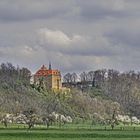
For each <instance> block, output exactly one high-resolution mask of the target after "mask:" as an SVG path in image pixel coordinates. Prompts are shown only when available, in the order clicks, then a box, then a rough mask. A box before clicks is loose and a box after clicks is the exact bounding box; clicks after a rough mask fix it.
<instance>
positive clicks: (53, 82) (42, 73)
mask: <svg viewBox="0 0 140 140" xmlns="http://www.w3.org/2000/svg"><path fill="white" fill-rule="evenodd" d="M33 79H34V84H36V85H37V84H44V85H45V86H46V87H47V89H49V90H51V89H52V90H61V89H62V82H61V73H60V71H59V70H54V69H52V67H51V64H49V68H47V67H45V65H42V67H41V68H40V69H39V70H38V71H37V72H36V73H35V74H34V76H33Z"/></svg>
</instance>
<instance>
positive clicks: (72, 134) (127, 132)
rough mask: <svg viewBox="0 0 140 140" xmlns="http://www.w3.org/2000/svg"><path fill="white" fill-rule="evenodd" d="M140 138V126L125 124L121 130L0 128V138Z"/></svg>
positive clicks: (27, 139) (36, 139) (70, 127)
mask: <svg viewBox="0 0 140 140" xmlns="http://www.w3.org/2000/svg"><path fill="white" fill-rule="evenodd" d="M71 139H72V140H140V127H138V126H135V127H134V126H127V127H124V130H121V126H117V127H115V129H114V130H111V128H110V127H109V126H108V127H106V128H105V127H104V126H92V127H90V126H83V127H82V126H77V125H76V126H75V125H73V127H72V126H68V125H67V126H63V127H61V128H59V127H56V126H52V127H51V128H49V129H47V128H46V127H44V126H40V127H35V128H33V129H31V130H28V129H26V128H24V127H23V126H13V125H12V126H9V127H8V128H4V127H1V128H0V140H71Z"/></svg>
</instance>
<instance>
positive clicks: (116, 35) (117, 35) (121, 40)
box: [106, 29, 140, 49]
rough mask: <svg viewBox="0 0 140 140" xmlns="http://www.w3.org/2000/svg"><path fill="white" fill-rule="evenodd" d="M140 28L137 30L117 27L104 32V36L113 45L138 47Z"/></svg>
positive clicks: (139, 45) (139, 44) (139, 46)
mask: <svg viewBox="0 0 140 140" xmlns="http://www.w3.org/2000/svg"><path fill="white" fill-rule="evenodd" d="M139 36H140V30H139V29H138V30H137V31H135V30H132V29H118V30H114V31H112V32H109V33H106V37H108V39H109V40H110V42H111V43H112V44H114V45H118V44H122V45H124V46H129V47H135V49H136V48H137V47H138V48H140V39H139Z"/></svg>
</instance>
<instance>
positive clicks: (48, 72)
mask: <svg viewBox="0 0 140 140" xmlns="http://www.w3.org/2000/svg"><path fill="white" fill-rule="evenodd" d="M56 74H60V72H59V71H58V70H49V69H47V68H46V67H45V66H44V65H43V66H42V67H41V68H40V69H39V70H38V71H37V72H36V73H35V75H34V76H48V75H56Z"/></svg>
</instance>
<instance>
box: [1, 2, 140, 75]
mask: <svg viewBox="0 0 140 140" xmlns="http://www.w3.org/2000/svg"><path fill="white" fill-rule="evenodd" d="M7 61H8V62H12V63H13V64H14V65H19V66H25V67H28V68H29V69H30V70H32V71H33V72H34V71H35V70H36V69H38V68H39V67H40V66H41V65H42V64H46V65H48V63H49V61H51V63H52V65H53V67H54V68H57V69H60V70H61V71H62V73H66V72H73V71H75V72H82V71H88V70H96V69H102V68H107V69H112V68H113V69H117V70H120V71H128V70H140V0H0V63H2V62H7Z"/></svg>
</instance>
